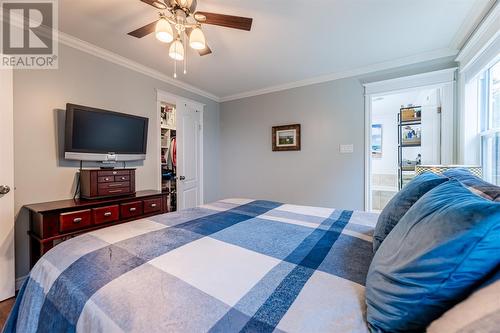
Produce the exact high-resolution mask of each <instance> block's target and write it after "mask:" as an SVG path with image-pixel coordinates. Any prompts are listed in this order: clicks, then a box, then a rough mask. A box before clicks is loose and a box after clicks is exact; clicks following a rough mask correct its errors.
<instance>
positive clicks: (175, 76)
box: [174, 60, 177, 79]
mask: <svg viewBox="0 0 500 333" xmlns="http://www.w3.org/2000/svg"><path fill="white" fill-rule="evenodd" d="M174 79H177V60H174Z"/></svg>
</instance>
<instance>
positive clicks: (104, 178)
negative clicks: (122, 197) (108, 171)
mask: <svg viewBox="0 0 500 333" xmlns="http://www.w3.org/2000/svg"><path fill="white" fill-rule="evenodd" d="M114 181H115V177H114V176H100V177H97V182H98V183H109V182H114Z"/></svg>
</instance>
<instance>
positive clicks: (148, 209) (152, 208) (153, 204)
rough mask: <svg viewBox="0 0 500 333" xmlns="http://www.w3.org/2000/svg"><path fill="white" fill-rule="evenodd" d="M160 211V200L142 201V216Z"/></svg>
mask: <svg viewBox="0 0 500 333" xmlns="http://www.w3.org/2000/svg"><path fill="white" fill-rule="evenodd" d="M159 211H161V198H155V199H149V200H144V214H150V213H154V212H159Z"/></svg>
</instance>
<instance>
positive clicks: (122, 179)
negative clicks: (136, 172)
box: [115, 175, 130, 182]
mask: <svg viewBox="0 0 500 333" xmlns="http://www.w3.org/2000/svg"><path fill="white" fill-rule="evenodd" d="M128 181H130V175H124V176H115V182H128Z"/></svg>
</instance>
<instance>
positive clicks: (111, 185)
mask: <svg viewBox="0 0 500 333" xmlns="http://www.w3.org/2000/svg"><path fill="white" fill-rule="evenodd" d="M119 186H123V184H122V183H118V184H109V185H108V187H119Z"/></svg>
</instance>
